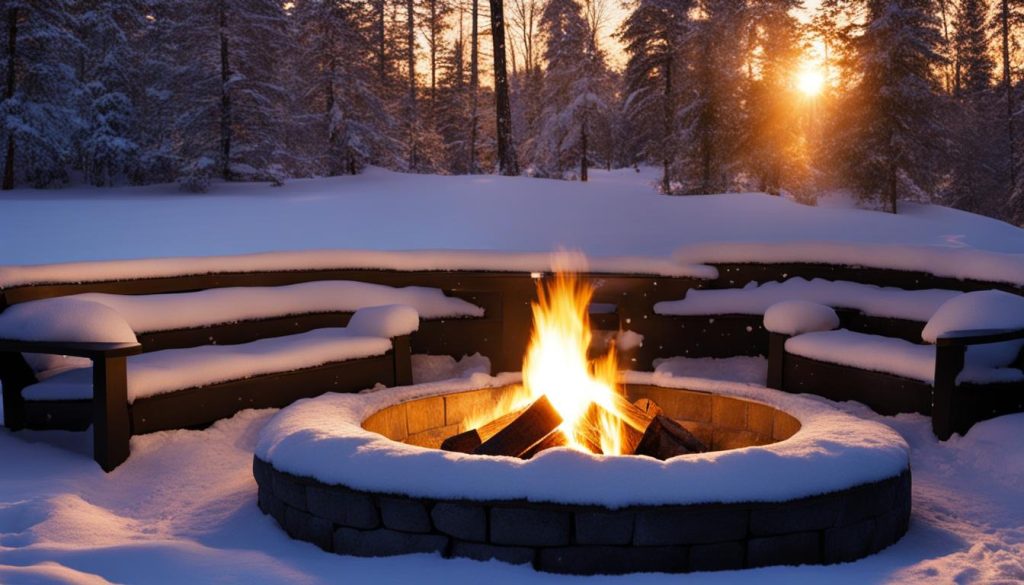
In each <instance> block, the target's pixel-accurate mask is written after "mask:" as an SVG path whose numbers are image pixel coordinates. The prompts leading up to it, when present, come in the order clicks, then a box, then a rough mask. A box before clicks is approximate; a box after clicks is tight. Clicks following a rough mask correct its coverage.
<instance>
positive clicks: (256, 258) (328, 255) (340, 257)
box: [0, 242, 718, 289]
mask: <svg viewBox="0 0 1024 585" xmlns="http://www.w3.org/2000/svg"><path fill="white" fill-rule="evenodd" d="M353 243H355V242H353ZM579 258H581V259H582V262H583V263H581V264H578V265H575V266H566V265H565V264H564V254H562V253H561V252H550V253H549V252H545V253H513V252H489V251H459V250H411V251H404V252H381V251H374V250H355V249H353V250H307V251H301V252H268V253H263V254H246V255H239V256H202V257H181V258H153V259H145V260H112V261H103V262H75V263H66V264H42V265H36V266H0V289H3V288H11V287H15V286H19V285H25V284H37V283H66V282H71V283H75V282H93V281H103V280H132V279H137V278H154V277H163V276H181V275H192V274H214V273H219V272H263V271H278V270H281V271H288V270H346V269H383V270H402V271H413V270H427V271H439V270H481V271H501V272H526V273H532V272H550V271H553V270H555V269H556V268H576V269H578V270H589V271H591V272H608V273H621V274H649V275H654V276H691V277H694V278H715V277H717V276H718V271H716V270H715V269H714V268H712V267H710V266H685V265H680V264H678V263H676V262H673V261H672V260H668V259H657V258H643V257H630V256H619V257H589V258H587V257H583V256H579Z"/></svg>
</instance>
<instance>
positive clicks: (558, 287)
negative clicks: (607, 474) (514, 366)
mask: <svg viewBox="0 0 1024 585" xmlns="http://www.w3.org/2000/svg"><path fill="white" fill-rule="evenodd" d="M537 288H538V290H537V295H538V299H539V300H538V302H537V303H535V304H534V305H533V335H532V338H531V340H530V346H529V348H528V349H527V352H526V357H525V358H524V360H523V385H524V386H525V388H526V390H527V392H529V394H530V396H531V397H532V398H533V399H536V398H539V397H540V396H542V395H547V397H548V400H550V401H551V404H552V405H553V406H554V408H555V410H557V411H558V413H559V414H560V415H561V416H562V419H563V420H564V423H563V424H562V427H561V430H562V432H563V433H564V434H565V435H566V437H567V439H568V444H569V446H570V447H572V448H575V449H579V450H582V451H591V452H601V453H605V454H621V453H622V446H623V439H622V432H623V429H622V426H621V425H622V422H621V419H620V418H619V415H618V414H617V409H616V407H615V400H614V399H615V395H616V394H617V393H618V392H619V390H618V385H617V383H616V378H617V375H616V370H617V368H616V359H615V352H614V348H613V349H611V350H609V352H608V354H606V355H605V356H603V357H601V358H600V359H598V360H595V361H588V359H587V348H588V347H589V346H590V340H591V333H590V320H589V318H588V316H587V307H588V305H589V304H590V298H591V296H593V292H594V290H593V287H591V286H590V285H589V284H588V283H585V282H583V281H581V280H579V279H578V278H577V277H576V276H575V275H572V274H565V273H559V274H556V275H555V277H554V280H553V281H552V282H550V283H548V284H547V285H544V284H538V287H537ZM595 405H596V406H595ZM598 407H600V408H598Z"/></svg>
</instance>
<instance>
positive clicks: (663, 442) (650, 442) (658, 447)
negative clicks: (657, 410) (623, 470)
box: [633, 414, 708, 461]
mask: <svg viewBox="0 0 1024 585" xmlns="http://www.w3.org/2000/svg"><path fill="white" fill-rule="evenodd" d="M707 450H708V448H707V447H706V446H705V445H704V443H701V442H700V440H699V439H698V438H697V437H694V436H693V434H692V433H690V431H688V430H686V428H685V427H683V425H681V424H679V423H677V422H676V421H674V420H672V419H670V418H668V417H667V416H665V415H663V414H659V415H657V416H655V417H654V420H652V421H651V424H650V425H648V427H647V430H646V431H645V432H644V436H643V437H642V438H641V439H640V443H639V444H638V445H637V446H636V449H635V450H634V451H633V454H634V455H647V456H648V457H654V458H655V459H661V460H662V461H664V460H666V459H669V458H670V457H675V456H677V455H686V454H689V453H703V452H705V451H707Z"/></svg>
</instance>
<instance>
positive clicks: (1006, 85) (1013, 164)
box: [999, 0, 1017, 196]
mask: <svg viewBox="0 0 1024 585" xmlns="http://www.w3.org/2000/svg"><path fill="white" fill-rule="evenodd" d="M999 20H1000V25H1001V27H1002V36H1003V39H1002V40H1003V90H1004V91H1005V92H1006V134H1007V138H1008V139H1009V140H1008V141H1009V153H1008V154H1009V156H1010V194H1011V196H1012V195H1013V194H1014V193H1016V191H1017V160H1016V159H1017V157H1016V156H1015V154H1014V150H1015V147H1016V145H1015V144H1014V141H1015V137H1014V133H1013V80H1012V78H1011V76H1010V3H1009V0H1002V6H1001V10H1000V14H999Z"/></svg>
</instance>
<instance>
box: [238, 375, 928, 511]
mask: <svg viewBox="0 0 1024 585" xmlns="http://www.w3.org/2000/svg"><path fill="white" fill-rule="evenodd" d="M514 379H515V378H514V377H513V376H512V375H508V374H506V375H501V376H498V377H495V378H487V377H485V376H475V377H474V378H472V379H469V380H460V381H457V382H451V383H437V384H427V385H423V386H408V387H404V388H392V389H388V390H386V391H378V392H371V393H365V394H325V395H323V396H320V397H317V398H313V399H308V400H301V401H299V402H296V403H295V404H293V405H291V406H289V407H288V408H286V409H284V410H282V411H281V412H280V413H278V414H277V415H276V416H275V417H274V418H273V419H272V420H271V421H270V422H269V423H268V424H267V426H266V427H265V428H264V429H263V431H262V433H261V434H260V440H259V442H258V443H257V446H256V455H257V456H258V457H259V458H260V459H263V460H264V461H267V462H269V463H271V464H272V465H273V466H274V467H275V468H277V469H279V470H282V471H287V472H289V473H293V474H295V475H300V476H306V477H314V478H316V479H319V480H320V481H323V482H326V483H332V484H342V485H346V486H349V487H352V488H355V489H363V490H370V491H376V492H384V493H396V494H406V495H411V496H422V497H434V498H452V499H470V500H516V499H527V500H530V501H537V502H554V503H572V504H596V505H603V506H606V507H612V508H618V507H622V506H628V505H634V504H653V505H659V504H668V503H679V504H688V503H701V502H744V501H784V500H789V499H793V498H800V497H805V496H811V495H816V494H822V493H827V492H830V491H836V490H838V489H842V488H843V487H848V486H850V485H857V484H861V483H869V482H873V481H878V480H881V479H884V478H887V477H892V476H895V475H898V474H899V473H900V472H901V471H902V470H904V469H906V467H907V465H908V459H907V451H906V444H905V443H904V442H903V440H902V439H901V438H900V437H899V436H898V435H896V434H895V433H893V432H892V431H891V430H890V429H889V428H888V427H886V426H884V425H880V424H876V423H870V422H866V421H862V420H859V419H857V418H855V417H850V416H848V415H845V414H842V413H839V412H838V411H836V410H835V409H832V408H830V407H828V406H826V405H823V404H821V403H820V402H816V401H813V400H808V399H806V398H801V397H797V396H793V395H788V394H783V393H778V392H766V391H765V390H764V389H762V388H758V387H752V386H746V385H742V384H735V383H731V382H723V381H706V380H705V381H703V382H702V381H698V380H693V379H690V380H686V383H685V387H686V388H689V389H694V390H705V391H714V392H716V393H719V394H724V395H731V396H740V397H745V398H752V399H755V400H760V401H763V402H766V403H768V404H770V405H772V406H775V407H778V408H781V409H783V410H785V411H786V412H788V413H790V414H792V415H793V416H795V417H797V418H798V419H799V420H800V423H801V425H802V426H801V429H800V430H799V431H798V432H797V434H796V435H794V436H793V437H791V438H790V439H788V440H786V441H781V442H778V443H773V444H770V445H765V446H762V447H751V448H746V449H736V450H731V451H721V452H714V453H701V454H694V455H689V456H686V457H678V458H674V459H670V460H668V461H658V460H655V459H649V458H643V457H632V456H625V457H620V456H610V457H605V456H596V455H592V454H589V453H581V452H579V451H574V450H572V449H568V448H556V449H551V450H548V451H545V452H543V453H542V454H540V455H538V456H537V457H534V458H533V459H530V460H529V461H523V460H520V459H516V458H511V457H479V456H473V455H466V454H462V453H451V452H446V451H440V450H436V449H424V448H421V447H416V446H413V445H407V444H404V443H398V442H395V441H391V440H388V439H386V438H385V437H383V436H381V435H378V434H376V433H372V432H370V431H367V430H365V429H363V428H362V426H361V423H362V421H363V420H364V419H365V418H367V417H368V416H370V415H371V414H373V413H374V412H377V411H379V410H381V409H382V408H385V407H387V406H390V405H393V404H398V403H401V402H405V401H408V400H413V399H416V398H422V397H426V396H433V395H437V394H441V393H447V392H451V391H452V390H460V389H465V390H468V389H472V388H477V387H481V386H483V387H493V386H499V385H503V384H508V383H511V382H513V381H514ZM626 381H627V382H631V383H637V384H652V383H654V384H661V385H666V386H669V387H684V385H683V384H680V383H679V381H678V380H677V379H676V378H671V377H665V376H659V375H656V374H651V373H636V372H630V373H628V374H627V376H626ZM636 477H643V478H644V481H643V482H637V481H635V478H636Z"/></svg>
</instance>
